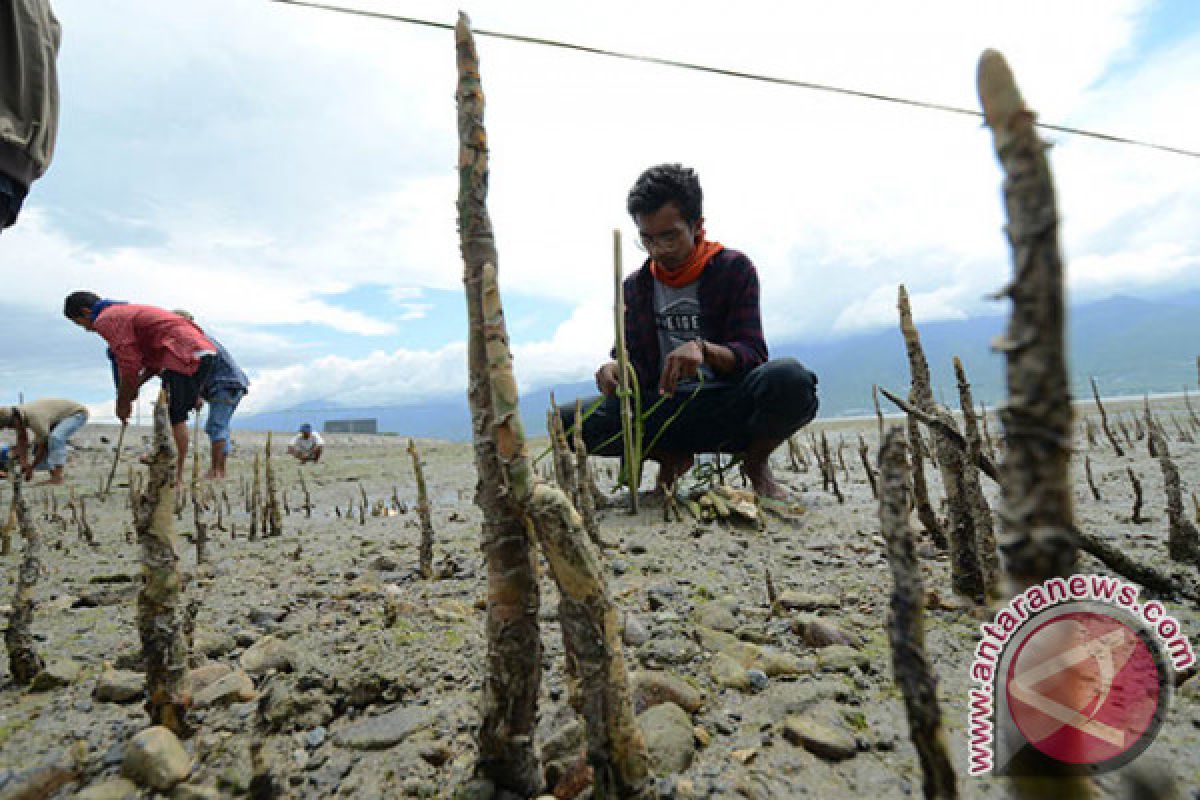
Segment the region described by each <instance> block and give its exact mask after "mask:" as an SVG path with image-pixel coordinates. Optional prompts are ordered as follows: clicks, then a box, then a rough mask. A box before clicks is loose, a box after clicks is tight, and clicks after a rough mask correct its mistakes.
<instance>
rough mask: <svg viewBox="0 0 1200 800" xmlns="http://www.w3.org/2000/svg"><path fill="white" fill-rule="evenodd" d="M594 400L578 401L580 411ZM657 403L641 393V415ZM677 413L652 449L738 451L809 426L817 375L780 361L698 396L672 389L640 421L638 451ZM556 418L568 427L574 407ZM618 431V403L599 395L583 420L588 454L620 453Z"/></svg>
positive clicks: (813, 413)
mask: <svg viewBox="0 0 1200 800" xmlns="http://www.w3.org/2000/svg"><path fill="white" fill-rule="evenodd" d="M693 394H694V395H695V396H694V397H693ZM596 399H597V398H591V399H590V400H585V401H584V402H583V409H584V412H585V413H586V411H587V409H588V408H589V407H590V406H591V405H592V404H593V403H595V402H596ZM658 399H659V395H658V392H657V390H655V389H643V390H642V412H643V413H645V412H646V411H648V410H649V409H650V407H651V406H653V405H654V404H655V403H656V402H657V401H658ZM681 408H682V411H680V409H681ZM677 411H678V412H679V416H678V417H676V419H675V420H674V421H673V422H671V423H670V425H669V426H668V427H667V429H666V430H665V431H664V432H663V434H662V437H661V438H660V439H659V440H658V444H656V445H655V449H656V450H665V451H669V452H677V453H717V452H721V453H740V452H742V451H743V450H745V449H746V447H747V446H748V445H749V444H750V442H751V441H754V440H759V439H767V440H778V441H782V440H783V439H786V438H787V437H789V436H791V435H792V434H793V433H795V432H796V431H798V430H800V428H802V427H804V426H805V425H807V424H808V423H809V422H811V421H812V419H813V417H815V416H816V415H817V376H816V375H815V374H813V373H812V372H810V371H809V370H807V369H805V368H804V366H803V365H801V364H800V362H798V361H796V360H795V359H791V358H781V359H777V360H775V361H768V362H767V363H766V364H763V365H762V366H759V367H756V368H755V369H753V370H751V371H750V372H749V373H747V374H746V376H745V377H744V378H742V380H741V381H740V382H739V383H736V384H734V385H731V386H720V387H713V388H705V389H701V390H700V391H699V392H693V391H692V390H691V389H683V390H677V391H676V392H675V393H674V394H673V395H672V396H671V397H669V398H668V399H667V400H666V402H664V403H663V404H662V405H661V406H660V407H659V408H658V409H656V410H655V411H654V413H653V414H651V415H650V416H649V417H648V418H647V419H646V421H645V423H644V425H645V429H644V433H643V436H642V446H643V447H647V448H648V447H649V446H650V442H652V441H653V440H654V438H655V436H657V435H658V432H659V431H660V430H661V429H662V427H663V425H664V424H665V423H666V422H667V420H669V419H670V418H671V417H672V416H674V414H675V413H676V412H677ZM560 414H561V415H562V419H563V426H564V427H566V428H568V429H569V428H570V426H571V425H572V424H573V423H574V421H575V409H574V408H564V409H562V410H561V411H560ZM620 430H621V404H620V401H619V400H618V399H617V397H616V395H613V396H611V397H605V398H604V400H603V401H602V402H601V403H600V405H599V406H598V407H597V408H596V410H595V411H593V412H592V413H591V415H589V416H588V417H587V418H586V419H585V420H584V422H583V441H584V444H585V445H586V447H587V449H588V452H589V453H591V454H592V455H601V456H620V455H622V444H621V437H620V435H619V433H620Z"/></svg>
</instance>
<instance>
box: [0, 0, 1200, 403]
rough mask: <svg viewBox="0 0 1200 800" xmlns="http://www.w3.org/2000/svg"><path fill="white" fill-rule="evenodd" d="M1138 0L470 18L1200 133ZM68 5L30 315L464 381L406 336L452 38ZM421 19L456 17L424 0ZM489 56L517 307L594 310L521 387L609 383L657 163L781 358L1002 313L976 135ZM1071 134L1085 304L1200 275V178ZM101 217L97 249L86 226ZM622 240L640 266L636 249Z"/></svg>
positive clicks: (449, 153)
mask: <svg viewBox="0 0 1200 800" xmlns="http://www.w3.org/2000/svg"><path fill="white" fill-rule="evenodd" d="M358 5H360V6H362V7H367V8H375V9H378V10H381V11H385V12H394V11H397V8H396V6H395V4H394V3H393V2H390V0H373V1H372V2H365V1H364V2H360V3H358ZM214 7H215V8H216V9H219V10H218V11H214ZM1149 8H1150V5H1149V3H1147V2H1140V1H1138V0H1114V1H1113V2H1095V3H1089V4H1088V6H1087V10H1086V12H1081V11H1080V7H1079V6H1078V5H1076V4H1067V3H1062V4H1045V3H1039V2H1034V0H1029V2H1024V3H1009V4H1004V5H1003V6H995V7H987V6H979V5H977V4H966V3H959V2H949V1H948V0H947V2H941V3H932V4H925V5H922V6H921V7H920V8H919V9H917V10H914V8H913V7H912V6H911V5H907V4H882V3H877V2H865V0H863V1H860V2H846V3H839V4H833V5H830V4H820V5H818V4H816V3H794V4H778V3H765V2H763V3H756V2H743V3H739V4H738V5H737V6H736V9H733V8H731V7H730V6H729V5H728V4H727V3H719V4H718V3H715V2H689V3H679V2H671V3H667V2H664V3H653V4H645V3H634V2H632V0H629V1H628V2H612V3H606V4H591V5H586V4H569V5H568V4H561V3H550V2H536V3H535V2H529V3H519V4H513V3H506V4H491V3H486V4H485V3H480V4H478V7H477V8H475V9H471V10H470V13H471V14H472V16H473V22H474V24H475V25H476V26H477V27H479V28H490V29H496V30H505V31H513V32H521V33H528V34H532V35H538V36H546V37H550V38H560V39H565V40H568V41H578V42H582V43H590V44H596V45H601V46H607V47H611V48H614V49H620V50H628V51H633V52H644V53H653V54H657V55H663V56H667V57H673V58H679V59H683V60H690V61H696V62H702V63H710V64H716V65H720V66H726V67H730V68H733V69H741V70H748V71H758V72H764V73H767V74H772V75H779V76H788V77H797V78H802V79H805V80H811V81H817V82H822V81H823V82H828V83H833V84H836V85H841V86H850V87H856V88H862V89H866V90H870V91H878V92H884V93H894V94H900V95H904V96H909V97H916V98H921V99H927V100H930V101H934V102H939V103H947V104H952V105H957V106H963V107H968V108H974V107H975V106H976V103H977V101H976V99H975V97H974V86H973V83H974V71H975V61H976V59H977V57H978V54H979V52H980V51H981V50H982V49H983V48H984V47H997V48H998V49H1000V50H1002V51H1003V52H1005V53H1006V55H1007V56H1008V58H1009V60H1010V62H1011V63H1012V65H1013V67H1014V71H1015V73H1016V75H1017V78H1018V81H1019V82H1020V84H1021V87H1022V89H1023V91H1024V93H1025V95H1026V97H1027V98H1028V99H1029V101H1030V104H1031V105H1032V106H1033V107H1034V108H1035V109H1037V110H1038V111H1039V112H1040V115H1041V118H1042V119H1044V120H1047V121H1053V122H1062V123H1066V124H1071V125H1080V126H1087V127H1095V128H1100V129H1104V130H1111V131H1115V132H1121V133H1127V134H1129V135H1134V136H1140V137H1145V138H1149V139H1155V140H1161V141H1168V142H1172V143H1176V144H1180V145H1183V146H1188V145H1189V141H1188V140H1189V139H1190V140H1192V141H1193V142H1194V140H1195V133H1194V131H1196V130H1197V129H1200V125H1197V122H1198V120H1197V116H1198V114H1200V112H1197V110H1196V109H1195V106H1194V104H1188V103H1185V102H1181V101H1180V98H1183V97H1188V96H1190V95H1191V94H1192V93H1193V90H1194V87H1195V86H1196V85H1197V83H1198V82H1200V35H1197V34H1195V33H1193V34H1192V35H1191V36H1190V37H1189V38H1186V39H1185V40H1183V41H1180V42H1179V43H1178V44H1177V45H1176V46H1174V47H1173V48H1171V49H1169V50H1161V51H1157V52H1151V53H1149V54H1147V55H1146V56H1144V57H1143V56H1141V55H1138V56H1137V57H1138V58H1141V60H1139V61H1135V60H1134V58H1135V54H1137V53H1140V51H1137V50H1136V48H1135V46H1134V45H1135V41H1136V39H1135V36H1136V34H1137V31H1138V26H1139V24H1141V20H1142V19H1143V18H1144V16H1145V14H1146V12H1147V10H1148V9H1149ZM56 9H57V10H58V12H59V16H60V17H62V19H63V23H64V29H65V37H64V42H65V43H64V52H63V81H64V92H63V96H64V114H63V126H64V131H63V134H64V135H63V137H62V138H61V140H60V153H59V156H58V159H57V162H56V165H55V168H54V169H53V170H52V171H51V173H50V175H49V176H48V177H47V178H46V180H45V182H44V185H42V184H39V186H38V187H36V188H35V190H34V193H33V195H32V196H31V200H30V204H29V210H28V211H27V212H26V214H25V216H24V217H23V219H22V221H21V223H20V224H19V226H18V228H17V229H15V230H14V231H13V232H11V233H6V234H5V235H4V236H3V238H0V253H2V257H3V258H4V259H5V263H10V264H12V263H20V264H21V265H22V270H23V276H24V277H25V280H22V281H20V282H19V283H18V284H17V285H15V286H13V287H12V290H11V295H10V296H8V297H6V300H7V301H9V302H12V303H17V304H22V305H25V306H28V307H30V308H33V307H37V308H47V307H52V308H56V307H57V305H58V304H59V303H61V297H62V295H63V294H65V293H66V292H67V291H70V290H71V289H75V288H83V287H90V288H94V289H96V290H98V291H103V292H105V293H108V294H111V295H113V296H122V297H126V298H130V299H136V300H139V301H144V302H154V303H158V304H161V305H165V306H168V307H178V306H185V307H188V308H189V309H190V310H192V311H193V312H194V313H196V314H197V316H199V317H201V318H203V319H205V320H208V321H211V323H212V324H213V325H214V326H215V327H218V328H220V330H221V331H223V332H224V331H229V333H228V334H226V338H227V339H229V340H230V346H231V348H235V346H236V348H235V352H238V353H249V354H252V357H251V358H248V359H244V360H247V361H249V362H250V363H252V364H254V365H256V366H257V367H258V369H257V370H256V371H255V374H254V378H255V391H254V392H253V393H252V395H251V396H250V398H248V400H247V405H248V408H253V407H258V408H277V407H280V406H281V405H288V404H292V403H294V402H298V401H301V400H311V399H315V398H320V397H327V396H328V397H337V398H338V399H339V400H340V401H344V402H351V401H353V402H354V403H358V404H363V403H368V402H397V401H403V400H407V399H412V398H415V397H417V396H423V395H426V394H433V393H437V392H441V391H446V390H455V391H457V390H458V389H460V388H461V386H462V385H463V382H464V379H465V378H464V374H465V362H464V361H463V357H462V344H461V341H457V342H455V341H448V342H446V343H445V344H444V346H442V347H437V348H431V349H426V350H416V349H405V348H402V347H401V348H396V347H395V344H396V341H395V337H398V335H399V332H400V329H399V328H398V326H397V325H396V323H397V322H403V321H408V322H412V323H413V324H420V321H421V320H422V319H424V318H426V316H427V315H428V313H429V312H430V310H431V308H430V304H429V303H426V302H424V301H423V294H422V292H423V291H425V290H436V289H452V290H454V289H458V288H459V287H460V286H461V261H460V256H459V252H458V243H457V236H456V233H455V210H454V202H455V195H456V191H457V187H456V175H455V163H456V144H455V141H454V136H455V118H454V107H453V90H454V74H453V50H452V45H451V39H450V35H449V34H448V33H447V32H444V31H436V30H429V29H424V28H414V27H411V26H406V25H401V24H395V23H386V22H380V21H372V20H363V19H355V18H348V17H343V16H341V15H333V14H328V13H322V12H317V11H312V10H307V9H298V8H288V7H283V6H278V5H275V4H270V3H250V2H235V0H223V2H219V3H218V2H210V3H205V4H192V5H179V4H159V3H153V2H149V0H124V2H114V3H111V4H109V3H106V4H104V7H103V8H101V7H100V6H98V5H96V4H93V3H90V2H87V1H86V0H59V2H58V3H57V4H56ZM402 13H405V14H411V15H413V16H426V17H431V18H435V19H441V20H445V21H452V10H451V9H450V8H449V7H448V6H447V5H446V4H444V3H441V2H435V1H434V0H424V1H422V2H410V3H406V4H405V8H404V9H403V11H402ZM130 20H133V21H134V23H133V24H131V23H130ZM1066 42H1069V43H1070V46H1065V44H1064V43H1066ZM479 47H480V52H481V56H482V61H483V64H482V68H483V80H484V88H485V91H486V92H487V97H488V110H487V114H488V116H487V124H488V129H489V142H490V146H491V148H492V183H491V196H490V208H491V213H492V216H493V221H494V224H495V230H496V237H497V244H498V248H499V252H500V266H501V280H502V284H503V287H504V289H505V291H506V292H507V291H512V292H520V293H522V294H524V295H528V296H533V297H542V298H546V299H548V300H552V301H555V302H566V303H568V304H570V305H571V306H573V307H574V308H575V311H574V314H573V315H572V316H571V318H570V319H569V320H568V321H567V322H565V323H564V324H562V325H560V326H559V327H558V328H557V330H556V331H554V332H553V333H552V334H551V333H549V332H547V331H545V330H544V329H540V328H537V327H535V326H525V325H522V324H521V320H510V330H511V331H512V332H513V334H514V339H515V349H516V358H517V373H518V377H519V378H520V380H521V381H522V383H524V384H526V385H537V384H538V383H539V382H544V381H547V380H567V379H578V378H583V377H587V376H588V375H590V374H591V371H592V370H593V369H594V367H595V365H596V363H598V361H599V360H601V359H603V358H604V356H605V353H606V352H607V349H608V346H609V343H610V340H611V333H610V330H611V324H610V321H609V318H610V315H611V310H610V305H609V303H610V302H611V300H610V298H611V291H612V243H611V242H612V240H611V235H612V234H611V230H612V229H613V228H614V227H620V228H623V229H624V230H626V231H627V232H628V231H630V230H631V226H630V223H629V222H628V220H627V219H626V216H625V214H624V210H623V200H624V196H625V193H626V191H627V190H628V187H629V185H630V183H631V182H632V180H633V179H634V178H635V177H636V175H637V173H638V172H639V171H640V170H641V169H642V168H644V167H645V166H648V165H649V164H652V163H656V162H660V161H666V160H671V161H675V160H679V161H683V162H685V163H689V164H692V165H694V166H696V168H697V169H698V171H699V173H700V176H701V179H702V181H703V183H704V187H705V192H706V216H707V221H708V230H709V233H710V234H711V235H712V236H713V237H714V238H717V239H719V240H721V241H723V242H725V243H726V244H727V245H729V246H732V247H736V248H739V249H743V250H745V251H746V252H747V254H748V255H750V257H751V258H752V259H753V260H754V261H755V263H756V264H757V265H758V267H759V271H760V277H761V281H762V286H763V313H764V319H765V324H766V328H767V334H768V338H770V339H772V340H780V339H783V338H799V337H820V336H828V335H830V334H834V333H842V332H847V331H852V330H856V329H861V328H866V327H872V326H876V325H894V324H895V310H894V304H895V286H896V285H897V284H899V283H905V284H906V285H907V286H908V288H909V290H910V292H911V294H912V297H913V303H914V309H915V312H916V314H917V316H918V317H919V318H922V319H935V318H951V317H956V316H962V315H966V314H971V313H976V312H978V311H980V310H981V309H985V308H986V309H987V310H994V307H991V306H989V304H988V303H987V301H985V300H984V299H983V298H984V296H985V295H986V294H987V293H989V292H990V291H993V290H995V289H996V288H998V287H999V286H1000V285H1002V284H1003V282H1004V281H1005V280H1006V279H1007V276H1008V273H1009V269H1010V267H1009V256H1008V246H1007V243H1006V242H1005V240H1004V238H1003V233H1002V229H1001V227H1002V224H1003V215H1002V208H1001V205H1000V199H999V198H1000V183H1001V180H1002V176H1001V174H1000V171H999V169H998V167H997V166H996V164H995V160H994V156H993V154H992V150H991V141H990V135H989V134H988V132H987V131H986V130H983V129H981V128H980V127H979V124H978V121H977V120H975V119H972V118H967V117H955V116H950V115H942V114H936V113H931V112H926V111H917V110H913V109H909V108H903V107H898V106H890V105H885V104H880V103H871V102H867V101H864V100H861V99H854V98H847V97H840V96H833V95H827V94H818V93H813V92H808V91H801V90H797V89H787V88H781V87H776V86H768V85H764V84H756V83H751V82H746V81H738V80H734V79H731V78H723V77H717V76H712V75H703V74H699V73H695V72H686V71H681V70H673V69H668V68H664V67H656V66H648V65H644V64H634V63H629V62H621V61H613V60H606V59H600V58H596V57H593V56H587V55H583V54H578V53H568V52H563V51H558V50H548V49H544V48H534V47H529V46H524V45H517V44H513V43H510V42H500V41H497V40H494V39H487V38H481V39H480V40H479ZM148 65H152V68H148ZM130 119H136V120H137V121H138V122H137V125H136V126H135V127H132V128H131V126H130V124H129V122H128V120H130ZM1049 138H1050V139H1052V140H1053V141H1055V142H1056V143H1057V146H1056V147H1055V148H1054V149H1053V150H1052V151H1051V159H1052V162H1053V165H1054V168H1055V171H1056V177H1057V180H1058V187H1059V199H1060V208H1061V210H1062V216H1063V227H1062V238H1063V242H1064V248H1065V250H1066V252H1067V254H1068V274H1069V275H1070V280H1071V286H1072V288H1073V289H1077V290H1078V291H1079V292H1081V293H1084V294H1086V293H1088V292H1102V291H1111V290H1122V289H1127V288H1130V287H1134V288H1136V287H1145V286H1148V285H1151V284H1156V283H1159V282H1163V281H1172V282H1177V283H1178V282H1183V283H1187V282H1190V283H1191V284H1192V285H1195V284H1197V283H1200V281H1198V280H1197V278H1196V277H1195V276H1196V274H1197V272H1196V270H1195V269H1194V267H1195V258H1194V257H1192V256H1190V255H1189V254H1191V253H1196V252H1200V249H1198V247H1197V245H1200V241H1198V239H1200V234H1197V233H1196V226H1195V224H1194V221H1195V219H1196V217H1197V215H1198V213H1200V189H1197V188H1196V187H1198V186H1200V182H1198V181H1197V180H1196V167H1195V166H1194V163H1193V162H1191V161H1187V160H1185V159H1181V158H1178V157H1170V156H1166V155H1163V154H1160V153H1153V152H1150V151H1143V150H1138V149H1134V148H1129V147H1119V146H1115V145H1112V144H1107V143H1100V142H1092V141H1087V140H1083V139H1079V138H1074V137H1068V136H1064V135H1053V136H1050V137H1049ZM1191 146H1192V147H1197V145H1196V144H1194V143H1193V144H1191ZM85 148H87V158H83V157H82V155H83V150H84V149H85ZM106 169H110V170H111V174H110V173H107V172H104V170H106ZM89 171H95V172H97V174H101V175H103V177H105V178H106V179H108V180H107V182H102V183H103V188H105V189H107V190H108V191H107V193H106V194H105V195H104V198H103V202H102V203H97V201H96V195H95V194H94V193H93V192H90V191H82V190H81V191H78V192H74V193H73V192H69V191H67V190H66V188H61V187H70V186H73V185H74V184H73V183H72V182H73V181H76V180H83V179H84V178H86V175H85V174H84V173H87V174H91V173H90V172H89ZM122 180H124V181H125V182H124V183H121V182H120V181H122ZM55 182H58V183H55ZM42 198H45V202H46V205H41V203H42V202H43V201H42ZM51 200H53V202H51ZM92 216H96V218H97V219H98V220H100V221H101V222H100V223H99V226H100V228H101V230H102V231H103V232H104V233H105V234H107V236H102V235H94V234H93V235H84V234H83V233H80V232H79V230H81V229H82V228H84V227H86V226H85V225H84V224H83V223H84V222H86V221H87V220H89V219H90V218H91V217H92ZM630 238H631V237H629V236H627V237H626V248H625V252H624V258H625V267H626V270H629V269H632V268H633V267H634V266H636V264H637V263H638V262H639V261H640V259H641V254H640V253H639V252H637V251H636V250H634V249H633V248H632V247H631V246H630ZM367 284H372V285H378V286H385V287H393V288H390V289H388V290H386V291H387V292H388V295H389V297H390V299H392V300H393V301H394V302H395V303H397V304H398V310H397V312H396V313H393V314H391V315H390V316H389V318H387V319H379V318H376V317H375V316H372V315H371V314H370V313H365V312H363V311H361V310H356V309H355V308H353V307H348V306H346V305H345V304H343V302H342V301H341V300H339V299H338V298H337V295H340V294H342V293H345V292H349V291H351V290H353V289H354V288H356V287H361V286H364V285H367ZM303 322H308V323H313V324H317V325H323V326H327V327H330V328H333V329H335V330H337V331H339V332H342V333H350V334H356V335H362V336H372V337H380V338H379V340H378V341H379V344H380V350H379V351H378V352H377V353H375V354H372V355H370V356H366V357H362V358H347V357H344V356H343V355H339V354H338V353H336V352H330V351H329V349H328V348H327V347H326V348H325V349H322V346H321V344H320V342H319V340H318V339H313V340H312V341H306V342H298V343H293V342H289V341H288V340H286V339H283V338H282V337H280V336H279V334H278V333H277V332H273V331H272V330H271V329H270V328H265V327H263V326H271V325H279V324H284V323H286V324H295V323H303ZM296 348H299V352H294V350H295V349H296ZM301 360H303V362H304V365H300V364H299V363H297V362H300V361H301Z"/></svg>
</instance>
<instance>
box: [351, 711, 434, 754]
mask: <svg viewBox="0 0 1200 800" xmlns="http://www.w3.org/2000/svg"><path fill="white" fill-rule="evenodd" d="M429 724H430V718H429V712H428V711H427V710H426V709H423V708H419V707H414V708H398V709H396V710H395V711H390V712H388V713H387V714H380V715H379V716H378V717H368V718H367V719H364V720H362V721H360V722H355V723H353V724H350V725H347V726H346V727H344V728H342V729H340V730H338V731H336V732H335V733H334V734H333V743H334V744H336V745H337V746H339V747H346V748H349V749H351V750H386V749H387V748H389V747H392V746H393V745H396V744H399V743H400V742H402V741H404V739H405V738H407V737H408V736H410V735H411V734H412V733H413V732H415V731H418V730H421V729H422V728H425V727H427V726H428V725H429Z"/></svg>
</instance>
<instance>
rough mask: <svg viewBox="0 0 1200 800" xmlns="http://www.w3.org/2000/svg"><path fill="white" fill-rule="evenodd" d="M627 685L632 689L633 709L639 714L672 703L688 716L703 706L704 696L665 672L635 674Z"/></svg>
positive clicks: (685, 682)
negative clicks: (662, 704)
mask: <svg viewBox="0 0 1200 800" xmlns="http://www.w3.org/2000/svg"><path fill="white" fill-rule="evenodd" d="M629 683H630V685H631V686H632V687H633V708H634V711H635V712H636V713H639V714H640V713H641V712H643V711H645V710H646V709H648V708H651V707H653V706H656V705H659V704H661V703H674V704H675V705H677V706H679V707H680V708H682V709H683V710H684V711H686V712H688V713H689V714H695V713H696V712H697V711H699V710H700V708H701V707H702V706H703V705H704V695H703V694H701V693H700V691H699V690H698V689H696V688H695V687H693V686H692V685H691V684H690V683H688V682H687V681H685V680H683V679H682V678H678V677H676V676H674V675H672V674H670V673H667V672H660V671H657V670H651V671H644V672H635V673H633V675H631V676H630V681H629Z"/></svg>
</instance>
